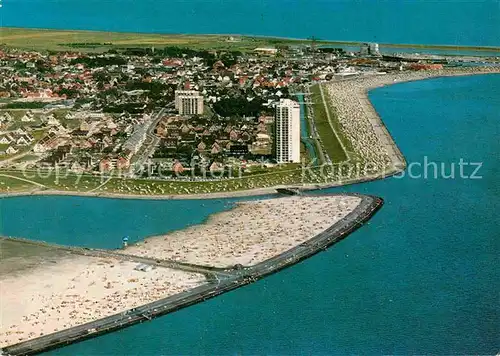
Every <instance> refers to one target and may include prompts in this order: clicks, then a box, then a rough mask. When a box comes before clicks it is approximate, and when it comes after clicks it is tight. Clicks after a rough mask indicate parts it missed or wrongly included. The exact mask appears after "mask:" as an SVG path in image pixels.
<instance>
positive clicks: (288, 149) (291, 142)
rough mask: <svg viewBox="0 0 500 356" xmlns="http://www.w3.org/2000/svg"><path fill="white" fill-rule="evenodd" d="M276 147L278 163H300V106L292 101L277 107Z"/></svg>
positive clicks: (281, 101)
mask: <svg viewBox="0 0 500 356" xmlns="http://www.w3.org/2000/svg"><path fill="white" fill-rule="evenodd" d="M275 125H276V130H275V133H276V134H275V136H276V137H275V145H276V160H277V161H278V163H290V162H292V163H298V162H300V106H299V104H298V103H297V102H295V101H293V100H290V99H281V100H280V101H279V103H278V104H277V105H276V117H275Z"/></svg>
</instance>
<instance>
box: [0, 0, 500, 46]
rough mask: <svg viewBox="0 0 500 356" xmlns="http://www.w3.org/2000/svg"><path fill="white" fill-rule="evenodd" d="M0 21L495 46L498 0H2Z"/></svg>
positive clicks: (498, 28)
mask: <svg viewBox="0 0 500 356" xmlns="http://www.w3.org/2000/svg"><path fill="white" fill-rule="evenodd" d="M2 4H3V7H2V8H0V21H1V22H0V24H1V25H3V26H15V27H33V28H57V29H79V30H104V31H121V32H148V33H195V34H198V33H223V34H230V33H233V34H247V35H268V36H285V37H297V38H310V37H313V36H314V37H316V38H319V39H330V40H344V41H373V42H381V43H420V44H450V45H461V46H466V45H473V46H499V45H500V26H498V24H499V23H500V5H499V2H498V1H497V0H484V1H451V0H443V1H435V0H420V1H409V0H403V1H399V0H388V1H369V0H365V1H346V0H307V1H306V0H279V1H267V0H231V1H223V0H189V1H187V0H140V1H137V0H106V1H100V0H85V1H77V0H3V1H2Z"/></svg>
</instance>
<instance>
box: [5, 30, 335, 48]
mask: <svg viewBox="0 0 500 356" xmlns="http://www.w3.org/2000/svg"><path fill="white" fill-rule="evenodd" d="M228 38H229V36H225V35H183V34H144V33H142V34H141V33H120V32H97V31H73V30H68V31H65V30H44V29H20V28H2V29H1V30H0V44H2V45H6V46H9V47H15V48H22V49H33V50H53V51H67V50H73V51H80V52H103V51H107V50H109V49H113V48H117V47H119V48H126V47H129V48H130V47H152V46H155V47H166V46H178V47H189V48H194V49H231V50H241V51H248V50H253V49H255V48H256V47H259V46H266V45H280V44H300V43H309V42H310V41H308V40H292V39H279V38H259V37H248V36H235V38H236V40H235V41H229V40H228ZM324 43H325V44H331V43H332V42H324Z"/></svg>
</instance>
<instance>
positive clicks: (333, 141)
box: [311, 84, 348, 163]
mask: <svg viewBox="0 0 500 356" xmlns="http://www.w3.org/2000/svg"><path fill="white" fill-rule="evenodd" d="M319 85H320V84H317V85H314V86H312V87H311V94H312V95H311V99H312V101H313V103H314V107H313V109H314V121H315V123H316V129H317V130H318V134H319V136H320V138H321V142H322V144H323V147H324V149H325V151H326V153H327V154H328V156H329V157H330V159H331V160H332V162H334V163H338V162H343V161H345V160H347V155H346V152H345V151H344V149H343V148H342V145H341V144H340V142H339V140H338V139H337V137H336V136H335V133H334V132H333V131H332V127H331V126H330V122H329V121H328V116H327V113H326V110H325V104H324V103H323V99H322V97H321V92H320V88H319ZM327 107H328V104H327ZM328 109H329V108H328ZM330 117H331V119H332V124H333V128H334V129H335V132H336V133H337V135H338V136H339V138H340V139H342V142H343V143H345V142H346V141H348V140H347V139H345V138H343V135H342V131H341V129H340V124H339V122H338V121H337V120H336V115H335V113H334V112H333V111H332V110H330Z"/></svg>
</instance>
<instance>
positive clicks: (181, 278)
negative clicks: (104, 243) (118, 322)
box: [0, 256, 205, 347]
mask: <svg viewBox="0 0 500 356" xmlns="http://www.w3.org/2000/svg"><path fill="white" fill-rule="evenodd" d="M136 265H137V263H133V262H125V261H119V260H115V259H101V258H93V257H84V256H74V257H70V258H65V259H63V260H60V261H59V262H58V263H56V264H54V265H53V266H46V265H45V266H44V267H43V268H36V269H34V270H30V271H26V272H22V273H19V274H16V275H10V276H4V277H1V278H0V347H3V346H7V345H11V344H15V343H17V342H20V341H23V340H27V339H31V338H34V337H38V336H41V335H44V334H50V333H53V332H55V331H58V330H62V329H66V328H69V327H72V326H75V325H79V324H83V323H86V322H89V321H93V320H97V319H100V318H103V317H106V316H109V315H113V314H116V313H119V312H121V311H125V310H127V309H130V308H133V307H137V306H140V305H143V304H146V303H149V302H153V301H155V300H158V299H161V298H164V297H167V296H170V295H173V294H177V293H179V292H181V291H184V290H186V289H190V288H193V287H195V286H197V285H200V284H202V283H204V281H205V277H204V276H203V275H199V274H194V273H186V272H182V271H176V270H171V269H165V268H156V269H154V270H152V271H150V272H141V271H136V270H134V267H135V266H136Z"/></svg>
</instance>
